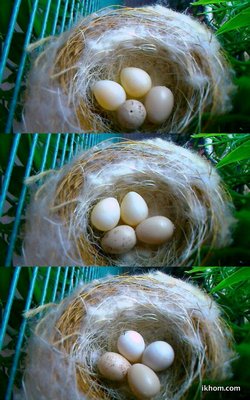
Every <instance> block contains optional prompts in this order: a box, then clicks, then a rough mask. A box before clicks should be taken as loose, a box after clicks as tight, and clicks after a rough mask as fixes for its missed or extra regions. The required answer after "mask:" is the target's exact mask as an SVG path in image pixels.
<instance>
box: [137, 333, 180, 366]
mask: <svg viewBox="0 0 250 400" xmlns="http://www.w3.org/2000/svg"><path fill="white" fill-rule="evenodd" d="M173 361H174V350H173V347H172V346H170V344H168V343H167V342H163V341H160V340H159V341H157V342H153V343H151V344H150V345H149V346H147V347H146V349H145V351H144V353H143V355H142V363H143V364H145V365H147V366H148V367H149V368H151V369H153V370H154V371H156V372H160V371H163V370H164V369H166V368H168V367H169V366H170V365H171V364H172V363H173Z"/></svg>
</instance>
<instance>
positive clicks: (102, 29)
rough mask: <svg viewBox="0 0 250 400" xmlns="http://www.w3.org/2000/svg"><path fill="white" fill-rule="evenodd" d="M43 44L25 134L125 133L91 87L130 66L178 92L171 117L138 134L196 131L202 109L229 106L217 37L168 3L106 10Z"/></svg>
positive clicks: (226, 74) (229, 85)
mask: <svg viewBox="0 0 250 400" xmlns="http://www.w3.org/2000/svg"><path fill="white" fill-rule="evenodd" d="M45 42H48V43H47V45H46V46H45V49H44V50H43V51H42V52H41V54H39V55H38V57H37V58H36V59H35V61H34V65H33V68H32V70H31V73H30V75H29V79H28V82H27V92H26V103H25V112H24V125H25V126H24V129H25V131H26V132H83V131H85V132H90V131H91V132H93V131H96V132H120V131H124V130H123V129H122V128H121V127H120V126H119V124H118V123H117V118H116V116H115V114H114V112H108V111H105V110H103V109H102V108H101V107H100V106H99V105H98V104H97V102H96V101H95V99H94V96H93V93H92V87H93V85H94V83H95V82H97V81H98V80H102V79H104V80H106V79H108V80H113V81H116V82H119V79H120V78H119V77H120V72H121V70H122V69H123V68H125V67H137V68H141V69H143V70H145V71H146V72H147V73H148V74H149V75H150V76H151V79H152V83H153V86H167V87H168V88H169V89H171V91H172V92H173V94H174V109H173V112H172V114H171V116H170V117H169V118H168V119H167V120H166V122H165V123H163V124H162V125H160V126H155V125H153V124H151V123H149V122H146V123H145V124H144V125H142V127H141V128H140V129H139V130H138V131H140V132H152V131H154V132H155V131H157V132H158V133H161V132H182V131H188V130H189V131H190V129H191V128H190V124H191V122H192V121H193V119H194V118H196V121H198V122H197V124H198V123H199V120H200V117H201V114H202V113H203V112H208V113H210V114H211V115H212V114H221V113H224V112H226V111H228V110H230V108H231V104H230V95H231V92H232V90H233V85H232V81H231V75H232V71H231V69H230V67H229V65H228V63H227V61H226V58H225V56H224V54H223V52H222V50H221V48H220V45H219V42H218V41H217V39H216V38H215V36H214V34H213V33H212V32H211V31H210V30H209V29H208V28H207V27H206V26H205V25H202V24H201V23H200V22H198V21H196V20H195V19H194V18H192V17H190V16H188V15H185V14H181V13H177V12H174V11H172V10H170V9H168V8H165V7H162V6H154V7H145V8H116V9H109V8H108V9H104V10H101V11H100V12H97V13H93V14H91V15H90V16H88V17H86V18H83V19H82V20H81V21H80V22H79V23H78V25H77V26H75V27H73V28H72V30H71V31H69V32H66V33H64V34H62V35H60V36H59V37H50V38H48V39H46V40H45ZM42 43H44V40H43V41H42ZM39 45H40V42H38V43H36V44H34V45H32V46H31V48H34V47H39Z"/></svg>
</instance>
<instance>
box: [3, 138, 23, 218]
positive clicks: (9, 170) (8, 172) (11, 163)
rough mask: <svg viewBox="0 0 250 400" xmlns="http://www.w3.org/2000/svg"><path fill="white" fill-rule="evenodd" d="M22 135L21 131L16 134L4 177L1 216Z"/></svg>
mask: <svg viewBox="0 0 250 400" xmlns="http://www.w3.org/2000/svg"><path fill="white" fill-rule="evenodd" d="M20 137H21V135H20V133H17V134H15V136H14V140H13V143H12V147H11V152H10V158H9V162H8V166H7V168H6V171H5V174H4V179H3V184H2V194H1V196H0V216H1V215H2V212H3V205H4V201H5V198H6V194H7V190H8V187H9V183H10V178H11V173H12V170H13V166H14V162H15V158H16V152H17V149H18V145H19V141H20Z"/></svg>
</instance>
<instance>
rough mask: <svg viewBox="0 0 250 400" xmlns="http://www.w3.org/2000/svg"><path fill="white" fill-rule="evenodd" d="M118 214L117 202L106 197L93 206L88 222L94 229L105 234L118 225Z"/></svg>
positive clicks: (119, 212) (112, 198)
mask: <svg viewBox="0 0 250 400" xmlns="http://www.w3.org/2000/svg"><path fill="white" fill-rule="evenodd" d="M120 214H121V211H120V206H119V203H118V201H117V200H116V199H115V198H114V197H107V198H106V199H103V200H101V201H99V203H97V204H96V205H95V207H94V208H93V210H92V212H91V216H90V221H91V224H92V225H94V227H95V228H97V229H99V230H100V231H104V232H105V231H109V230H110V229H112V228H114V227H115V226H116V225H117V224H118V222H119V219H120Z"/></svg>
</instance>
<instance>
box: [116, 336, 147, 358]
mask: <svg viewBox="0 0 250 400" xmlns="http://www.w3.org/2000/svg"><path fill="white" fill-rule="evenodd" d="M117 348H118V351H119V353H121V354H122V355H123V356H124V357H125V358H126V359H127V360H129V361H131V362H136V361H139V359H140V358H141V356H142V353H143V351H144V349H145V342H144V339H143V337H142V336H141V335H140V333H138V332H136V331H126V332H124V333H123V334H122V335H121V336H120V337H119V338H118V341H117Z"/></svg>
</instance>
